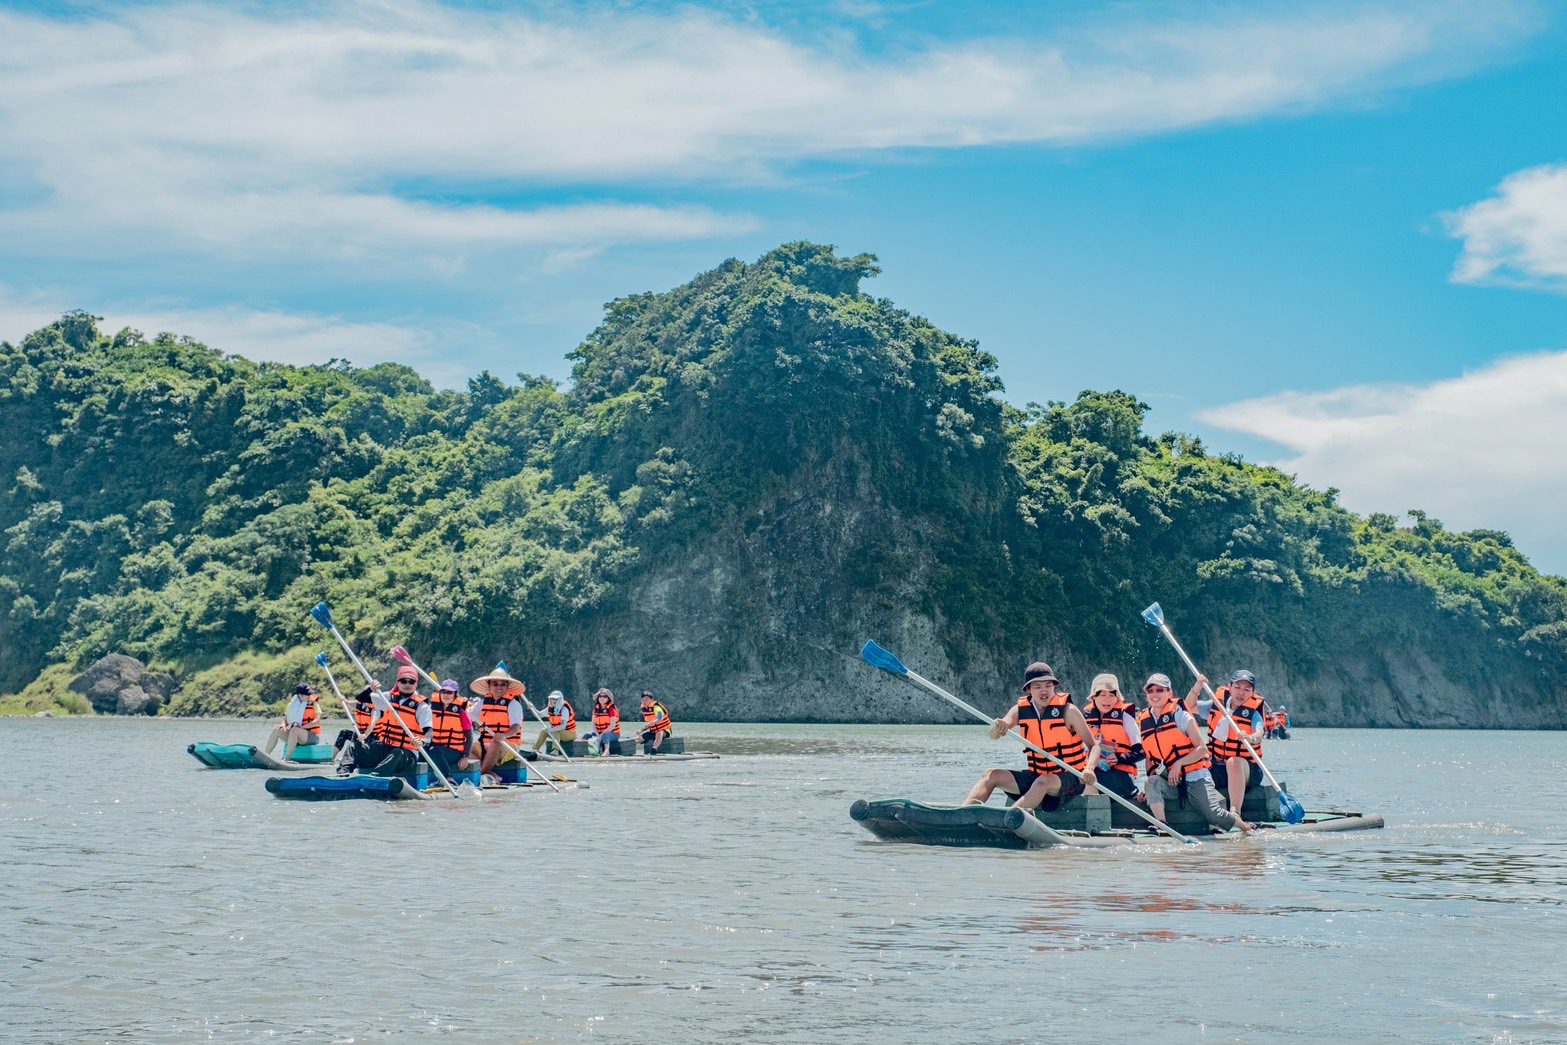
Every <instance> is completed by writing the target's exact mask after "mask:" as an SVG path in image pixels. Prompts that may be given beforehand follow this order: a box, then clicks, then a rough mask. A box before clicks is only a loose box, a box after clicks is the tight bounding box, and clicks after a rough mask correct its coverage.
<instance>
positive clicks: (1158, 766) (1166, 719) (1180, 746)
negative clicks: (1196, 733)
mask: <svg viewBox="0 0 1567 1045" xmlns="http://www.w3.org/2000/svg"><path fill="white" fill-rule="evenodd" d="M1171 703H1172V706H1171V707H1170V709H1169V710H1168V711H1166V712H1165V713H1164V714H1162V715H1155V714H1154V713H1153V709H1152V708H1148V709H1145V710H1144V711H1143V713H1142V714H1141V715H1139V716H1137V728H1138V729H1139V730H1140V731H1141V732H1142V734H1143V751H1144V752H1145V753H1146V754H1147V755H1148V772H1149V773H1150V774H1153V773H1158V772H1160V771H1161V770H1164V769H1167V768H1168V767H1170V766H1172V765H1174V764H1175V763H1176V762H1178V761H1180V760H1181V759H1183V758H1185V757H1186V756H1187V755H1188V754H1190V753H1191V752H1192V751H1195V750H1196V745H1195V744H1193V743H1192V740H1191V737H1188V736H1187V735H1186V731H1185V730H1183V729H1182V728H1181V727H1180V726H1178V725H1176V724H1175V712H1176V709H1177V708H1179V707H1180V705H1179V704H1176V703H1174V702H1173V701H1172V702H1171ZM1212 764H1213V763H1212V762H1210V761H1209V760H1208V759H1206V758H1205V759H1202V760H1201V761H1199V762H1192V763H1188V764H1187V765H1185V766H1182V767H1181V772H1182V773H1190V772H1192V771H1193V770H1196V769H1207V768H1208V767H1209V766H1210V765H1212Z"/></svg>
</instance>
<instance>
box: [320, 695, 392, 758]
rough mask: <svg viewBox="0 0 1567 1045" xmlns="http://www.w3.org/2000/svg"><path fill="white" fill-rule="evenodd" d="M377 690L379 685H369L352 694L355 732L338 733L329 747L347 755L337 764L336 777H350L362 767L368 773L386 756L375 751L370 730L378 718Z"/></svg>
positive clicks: (353, 730)
mask: <svg viewBox="0 0 1567 1045" xmlns="http://www.w3.org/2000/svg"><path fill="white" fill-rule="evenodd" d="M378 690H379V685H370V686H366V687H365V688H364V689H361V690H360V691H359V692H358V693H355V694H354V706H353V708H352V711H353V716H354V728H353V729H345V730H342V731H341V732H339V733H338V734H337V740H336V741H335V742H334V743H333V745H332V747H333V749H334V750H337V751H343V750H344V749H345V748H346V749H347V753H346V754H344V755H343V757H342V758H341V759H339V760H338V763H337V772H338V775H339V776H349V775H351V774H352V773H353V772H354V770H355V769H357V768H359V767H361V766H362V767H364V768H365V769H369V768H370V767H371V766H373V765H375V764H376V763H377V762H379V761H380V760H381V759H383V758H385V757H386V755H387V752H386V751H385V750H382V751H381V752H380V753H379V754H377V753H376V751H375V750H374V749H375V746H376V741H375V731H374V730H373V729H372V728H371V727H372V726H373V725H374V723H375V719H376V715H377V714H378V712H377V710H376V704H375V699H374V698H375V694H376V693H377V692H378Z"/></svg>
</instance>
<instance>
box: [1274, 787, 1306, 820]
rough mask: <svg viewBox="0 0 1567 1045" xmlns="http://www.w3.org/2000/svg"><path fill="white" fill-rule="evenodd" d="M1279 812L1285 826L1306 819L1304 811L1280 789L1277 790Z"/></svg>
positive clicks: (1287, 793)
mask: <svg viewBox="0 0 1567 1045" xmlns="http://www.w3.org/2000/svg"><path fill="white" fill-rule="evenodd" d="M1279 812H1280V813H1282V814H1283V816H1284V822H1285V823H1286V824H1298V823H1300V822H1301V821H1302V820H1304V819H1306V811H1305V810H1304V809H1302V808H1301V805H1300V803H1299V802H1297V801H1295V800H1294V799H1293V798H1291V797H1290V793H1289V792H1288V791H1286V790H1284V789H1283V788H1282V787H1281V788H1279Z"/></svg>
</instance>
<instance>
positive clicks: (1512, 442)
mask: <svg viewBox="0 0 1567 1045" xmlns="http://www.w3.org/2000/svg"><path fill="white" fill-rule="evenodd" d="M1201 419H1202V420H1203V421H1204V422H1205V423H1207V424H1211V425H1214V426H1217V427H1220V428H1225V429H1229V430H1231V431H1236V432H1244V433H1246V434H1248V435H1252V436H1257V437H1260V438H1262V439H1267V440H1270V441H1272V442H1274V443H1277V444H1279V445H1281V446H1283V447H1285V448H1287V449H1288V450H1289V452H1290V455H1289V456H1287V457H1286V458H1284V459H1283V460H1280V461H1278V462H1276V463H1277V464H1278V466H1279V467H1280V468H1282V469H1284V470H1285V471H1288V472H1293V473H1295V474H1296V475H1298V476H1299V477H1300V478H1302V479H1303V480H1305V481H1307V482H1309V483H1312V484H1314V485H1317V486H1335V487H1338V488H1339V489H1340V490H1341V491H1343V501H1344V503H1345V505H1347V506H1348V507H1350V508H1352V509H1356V510H1359V511H1387V512H1393V513H1395V514H1397V513H1402V512H1404V511H1406V510H1408V509H1410V508H1420V509H1423V510H1425V511H1429V512H1431V513H1432V514H1433V515H1435V516H1437V517H1438V518H1440V519H1442V520H1443V522H1444V523H1446V524H1448V525H1450V526H1455V527H1459V528H1466V529H1467V528H1472V527H1481V526H1483V527H1491V528H1498V527H1499V528H1502V529H1506V530H1508V531H1509V532H1511V533H1512V535H1513V537H1514V538H1515V540H1516V541H1517V543H1518V546H1519V547H1520V548H1521V549H1523V550H1524V551H1525V553H1527V554H1529V555H1531V557H1534V558H1535V559H1536V561H1537V562H1538V563H1539V564H1540V565H1541V566H1542V567H1543V568H1546V569H1550V570H1552V571H1554V572H1557V573H1567V531H1564V530H1563V529H1562V525H1561V520H1562V519H1563V518H1564V517H1567V457H1564V456H1563V455H1562V452H1561V448H1562V447H1563V446H1567V352H1547V353H1540V354H1536V355H1528V356H1518V357H1513V358H1509V359H1504V360H1501V361H1499V362H1497V363H1494V364H1491V365H1490V366H1487V367H1485V368H1483V369H1480V370H1476V371H1473V372H1471V373H1468V374H1464V375H1463V376H1461V377H1456V378H1451V379H1448V380H1443V381H1436V382H1432V383H1430V384H1421V385H1354V386H1349V387H1346V388H1340V389H1337V390H1334V391H1329V392H1310V393H1303V392H1286V393H1282V394H1279V395H1272V396H1266V397H1263V398H1260V399H1251V400H1247V401H1245V402H1240V403H1234V404H1231V405H1228V406H1225V407H1222V408H1219V409H1216V410H1212V411H1209V412H1207V413H1205V414H1202V415H1201Z"/></svg>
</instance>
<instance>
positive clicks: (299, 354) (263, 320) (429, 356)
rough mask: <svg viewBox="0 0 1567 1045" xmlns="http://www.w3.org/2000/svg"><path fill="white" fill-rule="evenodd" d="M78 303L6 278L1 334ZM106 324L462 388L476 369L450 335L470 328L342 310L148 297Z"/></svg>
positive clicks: (17, 335)
mask: <svg viewBox="0 0 1567 1045" xmlns="http://www.w3.org/2000/svg"><path fill="white" fill-rule="evenodd" d="M74 307H77V304H76V303H73V302H72V301H71V300H70V297H69V295H66V294H64V293H60V292H28V293H22V292H19V291H16V290H11V289H7V288H5V287H3V286H0V340H6V341H13V342H14V341H20V340H21V339H22V337H23V336H25V335H26V334H29V333H31V332H32V331H34V330H37V329H38V328H40V327H43V326H45V325H47V324H49V323H52V322H53V321H54V320H56V319H58V318H60V316H61V315H62V314H63V313H65V312H66V311H68V310H70V309H72V308H74ZM102 315H103V323H102V326H103V328H104V329H105V330H109V331H117V330H121V329H123V328H125V327H130V328H132V329H135V330H140V331H142V332H143V333H144V334H147V335H148V336H152V335H154V334H157V333H161V332H164V331H168V332H171V333H175V334H179V335H181V336H184V337H190V338H194V339H195V340H197V341H201V342H203V343H204V344H207V345H210V346H211V347H213V348H216V349H218V350H220V351H223V352H229V353H232V354H235V355H242V356H245V357H246V358H248V359H254V360H265V361H269V362H274V363H292V364H295V365H297V366H305V365H310V364H314V363H324V362H326V361H327V360H329V359H333V358H337V359H346V360H349V361H351V362H353V363H357V364H359V365H360V366H369V365H372V364H375V363H381V362H397V363H404V364H407V365H408V366H411V367H414V368H415V369H416V370H418V371H419V372H420V373H421V374H423V375H424V376H425V377H427V378H429V379H430V380H431V381H433V382H434V383H435V384H436V385H437V386H438V387H443V388H460V387H462V385H463V384H464V383H465V382H466V381H467V379H468V378H469V377H470V376H472V375H471V373H470V372H469V370H468V369H467V368H466V367H463V366H461V365H460V363H459V362H458V361H457V358H456V357H457V356H458V355H460V353H458V352H456V351H455V349H457V348H459V347H461V346H458V345H453V344H451V343H450V340H449V339H453V338H463V337H464V336H466V335H465V332H464V331H462V330H460V329H452V330H449V331H443V332H440V333H437V332H435V331H431V330H428V329H426V328H423V327H420V326H411V325H401V324H397V323H360V322H353V321H350V320H346V319H343V318H340V317H337V316H325V315H315V314H310V313H297V312H283V311H277V310H267V309H253V308H245V307H243V306H239V305H223V306H218V307H214V308H195V309H193V308H179V307H170V308H157V307H148V306H146V305H132V306H128V307H111V308H105V309H103V310H102Z"/></svg>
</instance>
